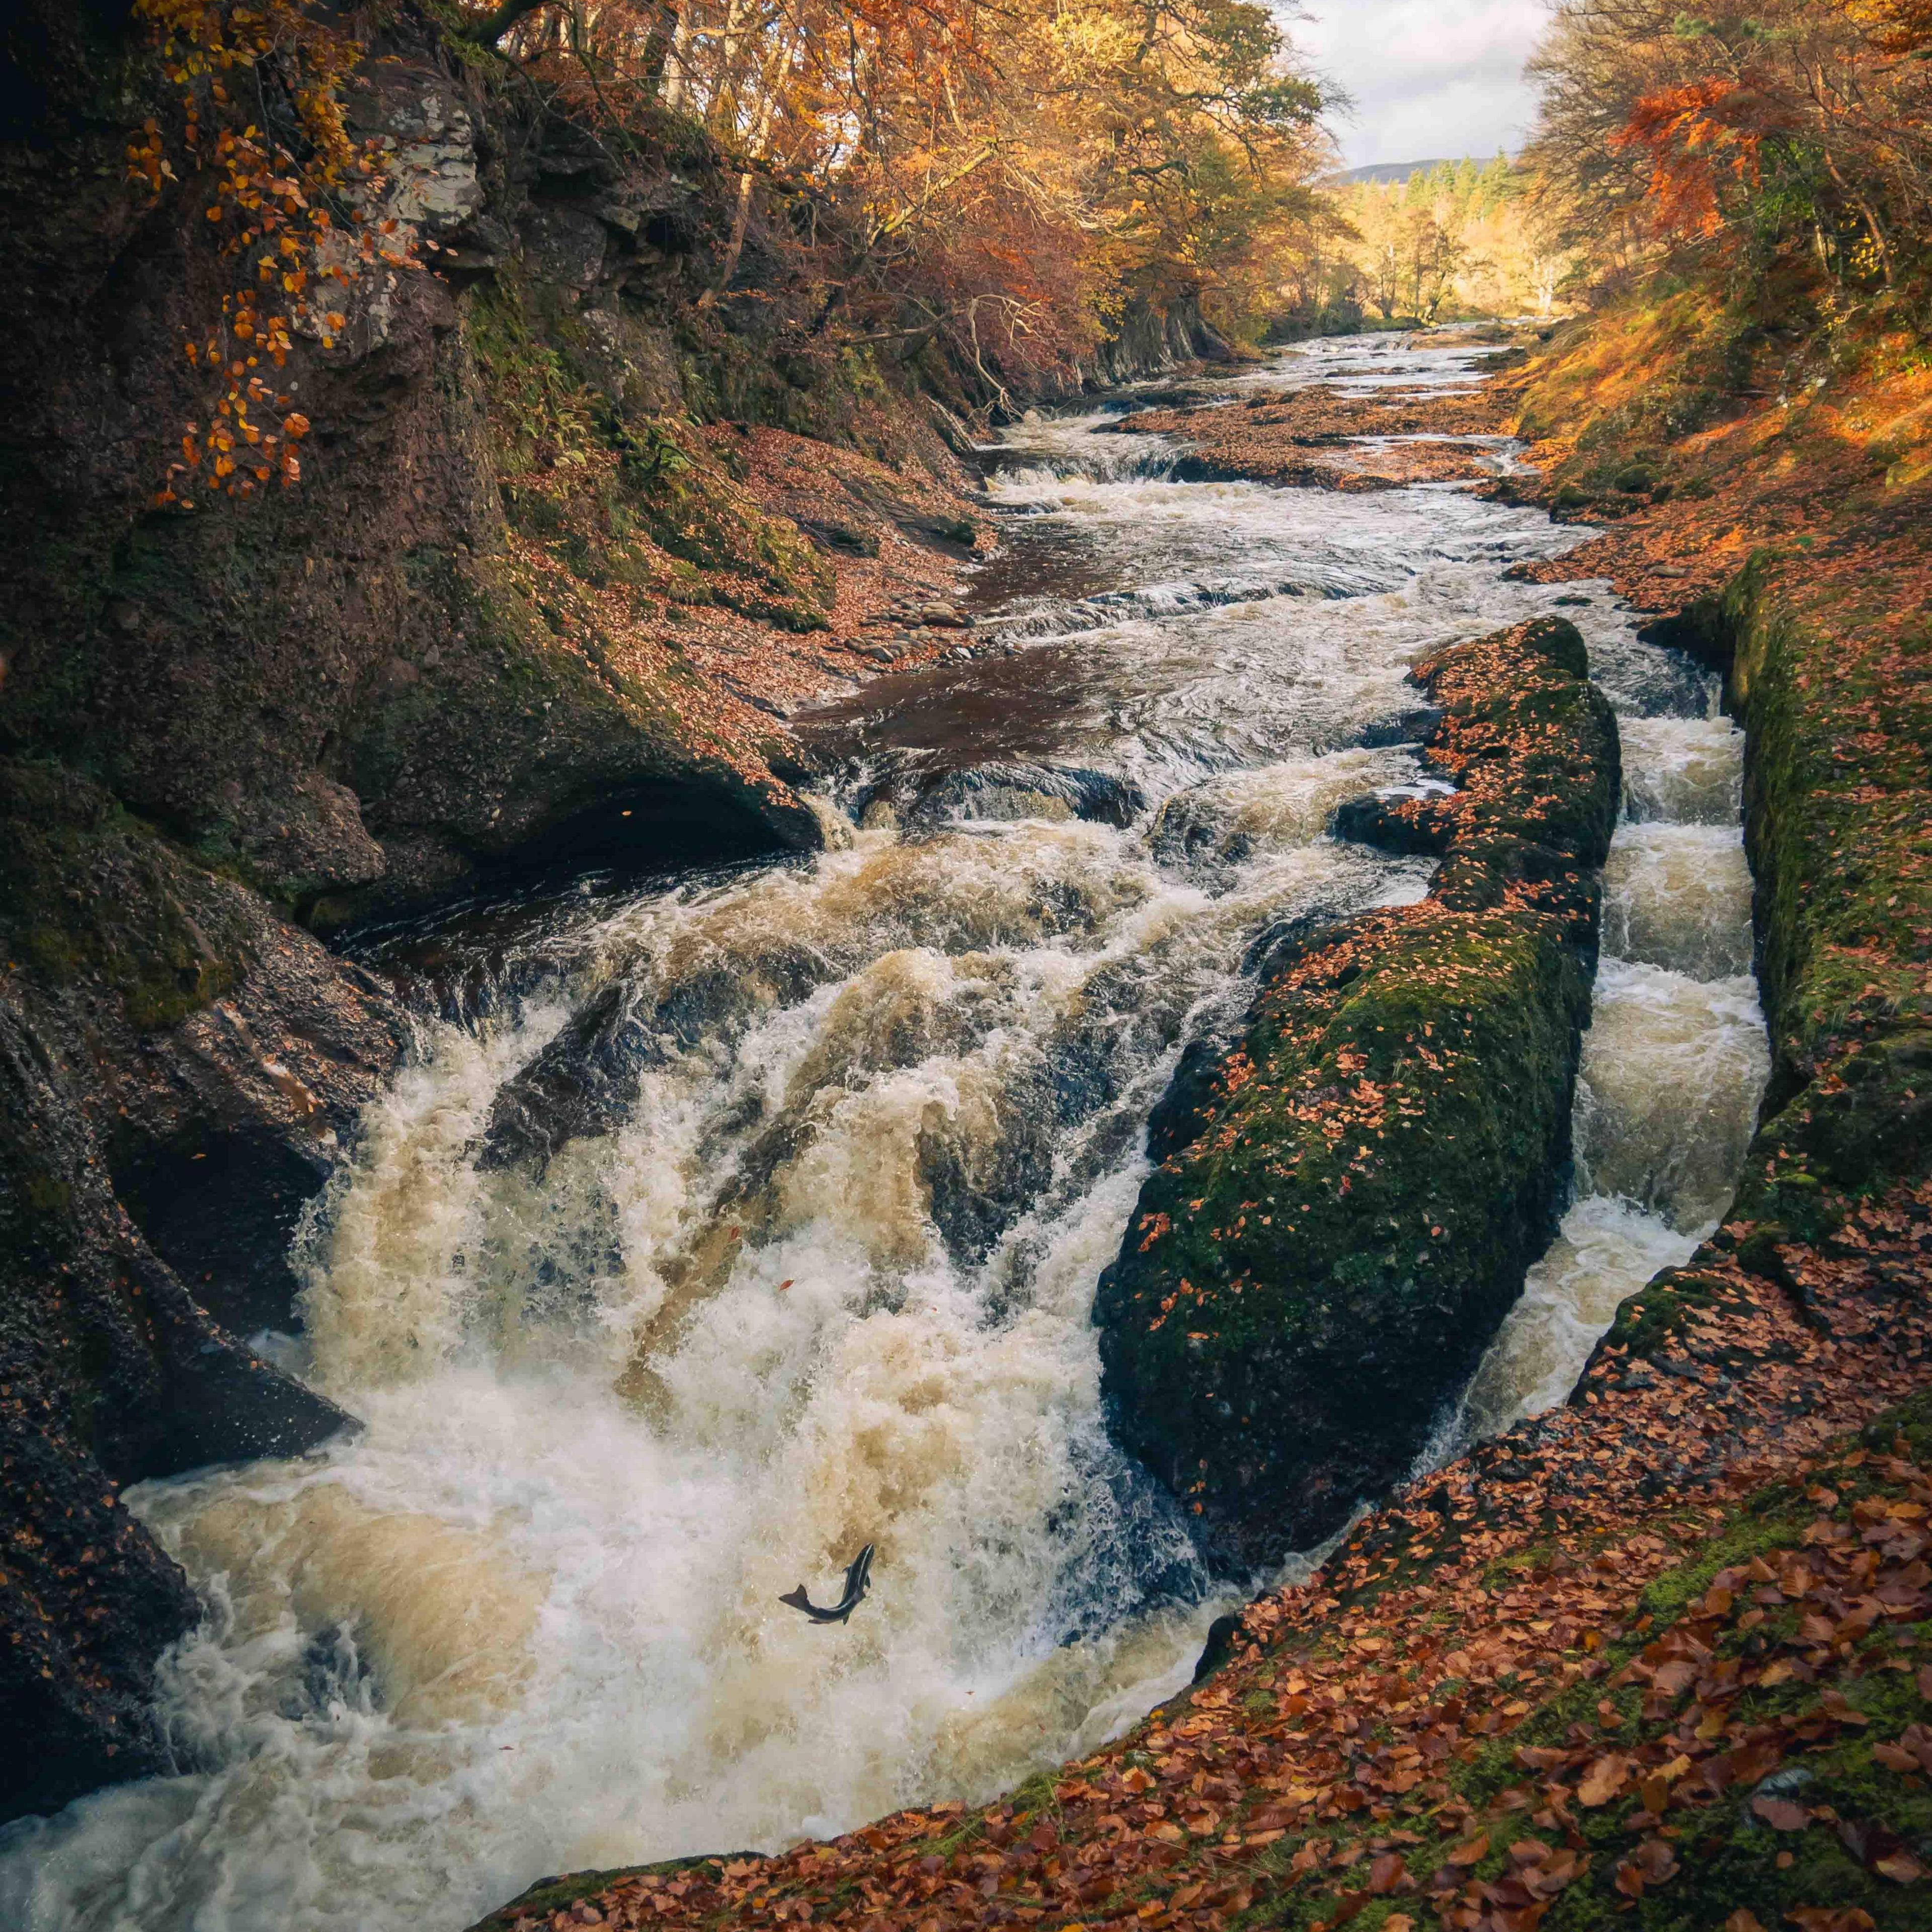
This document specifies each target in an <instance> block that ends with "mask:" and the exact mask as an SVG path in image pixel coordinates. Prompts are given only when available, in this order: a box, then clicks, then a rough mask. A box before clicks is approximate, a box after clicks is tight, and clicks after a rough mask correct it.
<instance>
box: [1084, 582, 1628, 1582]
mask: <svg viewBox="0 0 1932 1932" xmlns="http://www.w3.org/2000/svg"><path fill="white" fill-rule="evenodd" d="M1583 672H1584V650H1583V640H1582V639H1581V637H1580V636H1579V635H1578V634H1577V632H1576V631H1575V630H1574V628H1572V627H1571V625H1568V624H1566V623H1563V622H1561V621H1560V620H1549V619H1545V620H1541V621H1540V622H1538V623H1536V624H1533V625H1523V626H1520V627H1518V628H1517V629H1516V630H1514V631H1508V632H1504V633H1502V634H1499V635H1498V636H1496V637H1490V638H1484V639H1481V640H1477V641H1476V642H1475V643H1469V644H1466V645H1460V646H1455V647H1454V648H1453V649H1451V650H1449V651H1446V652H1442V653H1441V654H1440V655H1439V656H1438V657H1437V658H1434V659H1433V660H1431V661H1430V663H1428V664H1425V665H1424V666H1423V667H1421V670H1420V671H1419V673H1418V681H1419V682H1421V683H1422V684H1423V685H1424V688H1426V689H1427V690H1428V691H1429V692H1430V694H1431V696H1432V697H1434V698H1435V699H1436V701H1437V702H1438V703H1439V704H1441V705H1442V707H1443V710H1442V717H1441V718H1440V719H1439V721H1438V722H1437V724H1436V726H1435V727H1433V730H1432V731H1431V733H1430V739H1429V745H1430V754H1431V755H1432V757H1434V758H1435V759H1436V761H1437V763H1439V766H1442V768H1443V769H1446V770H1448V771H1450V772H1453V773H1454V775H1457V776H1458V777H1459V778H1461V779H1462V780H1463V789H1462V790H1460V791H1459V793H1457V795H1456V796H1455V797H1454V799H1452V800H1451V801H1450V802H1449V803H1448V805H1447V806H1446V807H1445V808H1443V809H1442V820H1443V821H1444V823H1445V826H1446V831H1445V839H1444V842H1445V844H1446V846H1447V848H1448V857H1447V858H1446V859H1445V862H1444V865H1443V866H1442V870H1441V871H1440V872H1439V874H1438V877H1437V880H1436V885H1435V886H1434V888H1433V890H1432V892H1431V893H1430V896H1429V897H1428V898H1427V899H1425V900H1424V901H1422V903H1421V904H1418V905H1416V906H1412V907H1401V908H1397V909H1394V910H1385V911H1378V912H1374V913H1367V914H1364V915H1362V916H1359V917H1358V918H1356V919H1352V920H1350V921H1349V922H1346V923H1345V924H1343V926H1340V927H1339V928H1337V929H1331V931H1329V932H1326V933H1316V934H1315V935H1310V936H1308V937H1307V938H1304V939H1302V940H1301V941H1299V942H1298V944H1295V945H1293V946H1291V947H1288V948H1286V949H1285V950H1284V951H1283V952H1282V953H1278V954H1277V957H1276V960H1275V962H1274V966H1273V969H1272V972H1273V977H1272V979H1271V983H1270V985H1269V986H1268V989H1267V990H1266V991H1265V992H1264V993H1263V994H1262V997H1261V998H1260V999H1259V1001H1258V1002H1257V1004H1256V1007H1255V1010H1254V1011H1253V1013H1252V1014H1251V1016H1250V1022H1249V1026H1248V1030H1247V1035H1246V1037H1245V1038H1244V1040H1243V1041H1242V1043H1241V1045H1240V1046H1239V1047H1238V1048H1237V1049H1235V1052H1233V1053H1232V1055H1229V1056H1227V1057H1226V1058H1225V1059H1224V1060H1223V1061H1222V1063H1221V1064H1220V1067H1219V1069H1218V1070H1217V1073H1216V1074H1215V1075H1214V1078H1213V1079H1212V1080H1211V1081H1206V1082H1204V1081H1203V1080H1202V1069H1200V1068H1199V1067H1198V1066H1196V1067H1193V1068H1192V1069H1191V1070H1190V1073H1191V1079H1193V1082H1195V1083H1196V1084H1195V1085H1194V1086H1193V1090H1192V1091H1190V1093H1188V1094H1186V1095H1185V1096H1183V1095H1180V1094H1177V1095H1176V1096H1175V1099H1174V1102H1173V1103H1172V1104H1171V1105H1169V1106H1168V1107H1167V1108H1166V1109H1164V1110H1163V1120H1164V1121H1166V1124H1167V1142H1168V1145H1169V1146H1170V1147H1172V1148H1178V1151H1173V1152H1170V1153H1169V1154H1168V1156H1167V1157H1166V1159H1165V1160H1163V1163H1162V1165H1161V1166H1160V1169H1158V1170H1157V1172H1155V1173H1154V1175H1152V1176H1151V1178H1150V1179H1149V1180H1148V1183H1147V1184H1146V1186H1145V1188H1144V1189H1143V1190H1142V1196H1141V1200H1140V1204H1139V1211H1138V1213H1137V1214H1136V1216H1135V1217H1134V1219H1133V1223H1131V1225H1130V1229H1129V1232H1128V1235H1127V1240H1126V1241H1125V1243H1124V1245H1123V1248H1122V1250H1121V1256H1120V1258H1119V1259H1118V1261H1117V1262H1115V1265H1113V1267H1112V1268H1110V1269H1109V1271H1107V1273H1106V1275H1105V1276H1104V1277H1103V1280H1102V1283H1101V1286H1100V1294H1099V1296H1098V1298H1097V1304H1096V1309H1095V1319H1096V1321H1097V1322H1098V1323H1099V1325H1100V1328H1101V1358H1102V1363H1103V1373H1104V1377H1105V1388H1106V1397H1107V1400H1108V1403H1109V1414H1110V1416H1111V1418H1112V1422H1113V1425H1114V1427H1115V1431H1116V1433H1117V1434H1118V1437H1119V1439H1121V1442H1122V1443H1123V1445H1124V1446H1125V1447H1126V1448H1128V1449H1129V1450H1130V1451H1131V1452H1132V1453H1133V1454H1135V1455H1136V1456H1138V1457H1140V1458H1141V1459H1142V1460H1143V1461H1145V1463H1147V1464H1148V1466H1150V1467H1151V1469H1153V1470H1154V1472H1155V1473H1156V1474H1157V1475H1158V1476H1160V1478H1161V1479H1162V1481H1164V1482H1165V1483H1166V1484H1168V1486H1169V1487H1170V1488H1172V1490H1174V1491H1175V1493H1176V1494H1177V1495H1178V1496H1180V1497H1181V1499H1183V1500H1184V1502H1186V1503H1187V1505H1189V1507H1190V1509H1191V1510H1192V1511H1193V1513H1194V1514H1196V1517H1198V1518H1199V1526H1200V1529H1201V1531H1202V1536H1203V1541H1204V1543H1205V1544H1206V1545H1207V1546H1208V1547H1209V1548H1210V1549H1211V1551H1212V1552H1213V1553H1214V1554H1215V1555H1217V1556H1218V1557H1219V1558H1220V1559H1221V1560H1223V1562H1226V1564H1227V1565H1229V1567H1230V1568H1250V1567H1252V1566H1253V1565H1257V1564H1261V1563H1265V1562H1270V1561H1273V1560H1275V1559H1277V1558H1278V1557H1279V1556H1280V1554H1281V1553H1283V1552H1284V1551H1285V1550H1289V1549H1293V1548H1298V1547H1306V1546H1307V1544H1310V1543H1313V1542H1316V1541H1319V1539H1320V1538H1322V1536H1323V1535H1326V1534H1327V1533H1328V1532H1330V1531H1331V1530H1332V1529H1334V1528H1335V1527H1337V1526H1338V1525H1339V1524H1340V1523H1341V1522H1343V1520H1345V1519H1346V1517H1347V1515H1348V1514H1349V1511H1350V1510H1351V1509H1352V1508H1353V1507H1354V1505H1355V1502H1356V1501H1357V1499H1358V1498H1360V1497H1361V1496H1368V1495H1374V1494H1376V1493H1379V1492H1380V1491H1381V1490H1384V1489H1385V1488H1386V1487H1388V1485H1389V1484H1391V1482H1393V1481H1394V1480H1396V1479H1397V1478H1398V1477H1399V1476H1400V1474H1401V1473H1402V1472H1403V1469H1405V1468H1406V1467H1407V1466H1408V1465H1409V1463H1411V1462H1412V1460H1413V1459H1414V1457H1415V1454H1416V1453H1417V1452H1418V1451H1419V1450H1420V1449H1421V1447H1422V1446H1423V1444H1424V1442H1425V1440H1426V1439H1427V1435H1428V1432H1429V1430H1430V1426H1431V1424H1432V1421H1433V1418H1434V1417H1435V1415H1436V1412H1437V1411H1438V1409H1439V1406H1440V1405H1441V1404H1442V1402H1443V1401H1444V1400H1445V1399H1446V1397H1448V1395H1449V1394H1450V1393H1451V1391H1453V1390H1454V1388H1455V1387H1456V1386H1457V1385H1458V1384H1459V1383H1460V1382H1461V1380H1462V1379H1463V1378H1464V1376H1466V1374H1467V1373H1469V1370H1470V1369H1471V1368H1472V1367H1473V1365H1474V1363H1475V1360H1476V1358H1478V1355H1480V1354H1481V1351H1482V1349H1483V1348H1484V1346H1486V1344H1487V1342H1488V1340H1489V1339H1490V1335H1491V1334H1493V1332H1494V1330H1495V1328H1496V1325H1497V1324H1498V1323H1499V1322H1500V1321H1501V1319H1502V1316H1503V1315H1504V1313H1505V1312H1506V1311H1507V1310H1508V1307H1509V1306H1510V1304H1511V1302H1512V1301H1514V1299H1515V1298H1516V1296H1517V1294H1518V1293H1519V1292H1520V1289H1521V1287H1522V1283H1523V1274H1524V1272H1525V1271H1526V1268H1528V1266H1529V1263H1530V1262H1531V1261H1532V1259H1534V1258H1535V1256H1536V1255H1537V1254H1538V1253H1540V1252H1541V1250H1542V1248H1543V1247H1544V1246H1545V1245H1546V1244H1547V1242H1548V1241H1549V1239H1550V1235H1551V1234H1552V1232H1553V1230H1554V1227H1555V1224H1556V1217H1557V1215H1558V1213H1559V1209H1560V1206H1561V1203H1562V1197H1563V1193H1564V1189H1565V1182H1566V1181H1567V1176H1568V1161H1569V1155H1570V1142H1569V1133H1570V1109H1571V1094H1572V1091H1573V1088H1574V1082H1575V1077H1576V1068H1577V1056H1578V1050H1579V1043H1580V1037H1581V1031H1582V1028H1583V1026H1584V1025H1585V1024H1586V1022H1587V1019H1588V1017H1589V975H1590V970H1591V966H1592V962H1593V959H1594V950H1595V938H1596V927H1597V913H1598V894H1597V889H1596V884H1595V877H1594V874H1593V868H1595V867H1596V866H1597V865H1600V864H1601V862H1602V859H1603V857H1604V853H1606V851H1607V849H1608V846H1609V840H1610V831H1611V829H1612V826H1613V824H1614V822H1615V818H1616V799H1617V793H1618V786H1619V757H1618V747H1617V739H1616V723H1615V720H1614V718H1613V716H1612V715H1611V713H1610V709H1609V707H1608V706H1607V704H1606V703H1605V702H1604V700H1603V698H1602V697H1601V694H1599V693H1597V692H1595V691H1594V690H1592V688H1591V687H1590V686H1589V683H1588V682H1587V679H1586V677H1585V676H1584V674H1583ZM1365 1416H1373V1418H1375V1421H1374V1426H1373V1428H1370V1429H1365V1428H1364V1427H1363V1418H1364V1417H1365Z"/></svg>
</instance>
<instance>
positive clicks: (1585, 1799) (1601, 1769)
mask: <svg viewBox="0 0 1932 1932" xmlns="http://www.w3.org/2000/svg"><path fill="white" fill-rule="evenodd" d="M1629 1774H1630V1766H1629V1765H1628V1763H1626V1761H1625V1760H1624V1759H1622V1758H1620V1757H1614V1756H1613V1757H1600V1758H1599V1759H1598V1760H1597V1761H1596V1763H1595V1764H1593V1765H1592V1766H1591V1767H1590V1768H1589V1770H1588V1771H1586V1772H1584V1774H1583V1782H1582V1783H1581V1784H1579V1785H1578V1786H1577V1802H1578V1803H1579V1804H1580V1805H1586V1806H1587V1807H1589V1808H1590V1809H1592V1810H1593V1811H1594V1810H1595V1808H1596V1807H1597V1806H1598V1805H1607V1804H1608V1803H1609V1802H1610V1800H1611V1799H1613V1798H1614V1797H1616V1795H1617V1793H1619V1791H1621V1790H1622V1789H1623V1788H1624V1781H1625V1778H1627V1777H1628V1775H1629Z"/></svg>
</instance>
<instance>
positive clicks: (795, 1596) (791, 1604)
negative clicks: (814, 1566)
mask: <svg viewBox="0 0 1932 1932" xmlns="http://www.w3.org/2000/svg"><path fill="white" fill-rule="evenodd" d="M778 1601H779V1602H780V1603H781V1604H785V1605H786V1606H787V1607H788V1608H790V1609H792V1610H802V1611H804V1613H805V1615H806V1616H811V1613H812V1611H813V1610H814V1607H815V1606H814V1604H813V1603H812V1601H811V1598H809V1597H808V1596H807V1595H805V1586H804V1585H803V1584H802V1583H801V1584H799V1586H798V1588H797V1589H796V1590H794V1591H793V1592H791V1593H790V1595H788V1596H784V1597H781V1598H779V1599H778Z"/></svg>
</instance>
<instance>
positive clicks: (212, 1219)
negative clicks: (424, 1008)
mask: <svg viewBox="0 0 1932 1932" xmlns="http://www.w3.org/2000/svg"><path fill="white" fill-rule="evenodd" d="M0 941H4V942H5V947H6V949H7V953H8V955H9V956H10V958H11V959H13V961H14V962H16V963H17V966H18V967H19V968H20V969H21V971H20V977H19V978H18V979H17V981H16V982H15V984H16V986H17V990H18V992H19V993H20V996H21V997H22V998H23V1000H24V1001H26V1002H27V1004H28V1007H30V1008H31V1011H32V1012H33V1013H34V1016H35V1024H36V1025H37V1028H39V1030H40V1032H41V1034H43V1037H46V1039H47V1040H49V1041H50V1042H51V1043H53V1045H54V1046H55V1048H56V1049H58V1051H60V1052H62V1053H63V1054H64V1055H65V1056H66V1057H67V1058H68V1059H69V1060H70V1061H71V1063H72V1064H75V1065H77V1066H84V1067H86V1069H87V1070H88V1071H87V1076H86V1080H85V1082H84V1083H83V1103H84V1105H85V1107H86V1112H87V1114H88V1116H89V1120H90V1121H91V1123H92V1130H93V1131H94V1132H95V1134H96V1135H97V1136H98V1140H99V1143H100V1146H101V1152H102V1155H103V1157H104V1162H105V1164H106V1167H107V1172H108V1174H109V1175H110V1177H111V1179H112V1181H113V1187H114V1189H115V1191H116V1193H117V1195H118V1203H117V1206H118V1208H121V1209H124V1210H125V1211H127V1213H128V1214H130V1215H131V1216H132V1217H133V1220H134V1223H135V1224H136V1226H137V1227H139V1229H140V1230H141V1232H142V1235H144V1236H145V1238H146V1240H147V1241H148V1243H149V1244H151V1246H152V1247H153V1248H154V1250H155V1251H156V1252H157V1253H158V1254H159V1255H160V1256H161V1257H162V1258H163V1259H164V1260H165V1261H166V1262H168V1263H169V1265H171V1266H172V1268H175V1270H176V1271H178V1273H179V1274H181V1276H182V1277H183V1278H184V1280H187V1281H188V1282H190V1283H192V1284H193V1287H194V1289H195V1292H196V1298H197V1299H198V1300H199V1301H201V1302H202V1304H204V1305H205V1307H208V1308H209V1309H210V1310H212V1311H213V1312H214V1314H215V1315H216V1316H217V1318H218V1319H220V1320H222V1321H223V1322H226V1323H228V1324H229V1325H231V1326H233V1327H234V1328H237V1329H239V1330H240V1331H243V1332H249V1331H254V1330H255V1329H257V1328H289V1327H291V1326H292V1325H293V1313H292V1303H293V1296H294V1292H295V1289H296V1280H295V1277H294V1274H293V1271H291V1268H290V1262H289V1253H288V1251H289V1241H290V1235H292V1234H293V1231H294V1228H295V1225H296V1221H297V1220H298V1219H299V1217H300V1215H301V1214H302V1210H303V1208H305V1205H307V1203H308V1201H309V1200H310V1199H311V1197H312V1196H314V1194H315V1193H316V1192H317V1190H319V1189H320V1187H322V1185H323V1183H324V1181H326V1178H328V1176H329V1173H330V1172H332V1170H333V1169H334V1168H335V1166H336V1164H337V1163H338V1161H339V1160H340V1159H341V1156H342V1154H343V1152H344V1147H345V1145H346V1138H347V1136H348V1135H349V1134H350V1133H351V1132H352V1131H353V1127H354V1124H355V1122H356V1118H357V1116H358V1115H359V1113H360V1112H361V1110H362V1108H363V1107H364V1106H366V1105H367V1103H368V1102H369V1100H371V1099H372V1098H373V1097H374V1095H375V1094H376V1093H377V1091H378V1089H379V1088H380V1085H381V1084H382V1082H383V1079H385V1078H386V1076H387V1075H388V1074H389V1071H390V1070H392V1068H393V1067H395V1064H396V1062H397V1061H398V1058H400V1056H401V1053H402V1051H403V1049H404V1044H405V1042H406V1040H407V1031H408V1030H407V1025H406V1023H405V1022H404V1019H403V1018H402V1016H401V1014H400V1013H399V1012H398V1010H397V1008H396V1006H395V1001H394V999H393V997H392V995H391V994H390V993H389V990H388V989H386V987H385V986H383V985H382V984H381V983H380V982H378V981H377V980H375V979H374V977H371V975H370V974H368V973H366V972H365V971H363V970H362V968H359V967H357V966H355V965H351V964H350V963H349V962H347V961H344V960H341V959H336V958H335V957H334V956H332V955H331V954H330V953H329V952H328V951H327V950H326V948H325V947H323V946H322V945H321V944H320V943H319V942H318V941H317V940H316V939H315V938H313V937H312V936H311V935H310V934H308V933H307V932H302V930H300V929H299V928H296V927H293V926H290V925H288V924H287V923H286V922H284V921H283V920H282V919H279V918H278V917H277V916H275V913H273V912H272V910H270V909H269V907H268V906H267V905H266V904H264V902H263V901H262V900H261V899H260V898H257V896H256V895H254V894H253V893H251V892H249V891H248V890H247V889H245V887H243V886H241V885H240V884H239V883H237V882H236V880H233V879H232V878H228V877H223V876H222V875H220V874H216V873H213V872H210V871H207V870H205V869H204V868H202V867H201V866H199V865H197V864H196V863H195V862H194V861H193V859H192V858H191V857H190V855H188V854H187V853H185V852H184V851H183V850H181V848H180V847H178V846H177V845H175V844H173V843H172V841H169V840H168V839H166V838H163V836H161V835H160V834H159V833H158V832H156V831H154V829H152V828H151V827H149V826H144V825H142V824H141V823H139V821H137V820H133V819H132V818H131V817H130V816H129V815H128V814H126V813H124V812H123V811H119V810H118V808H115V805H114V804H113V801H112V800H111V799H110V798H109V797H108V796H107V794H106V793H104V792H103V791H102V790H101V788H100V787H98V786H95V785H93V784H89V783H88V782H86V781H83V780H81V779H79V778H74V777H73V776H71V775H68V774H65V773H63V772H60V771H58V769H49V768H47V767H44V766H28V765H26V764H23V763H13V762H10V761H6V760H0Z"/></svg>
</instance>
